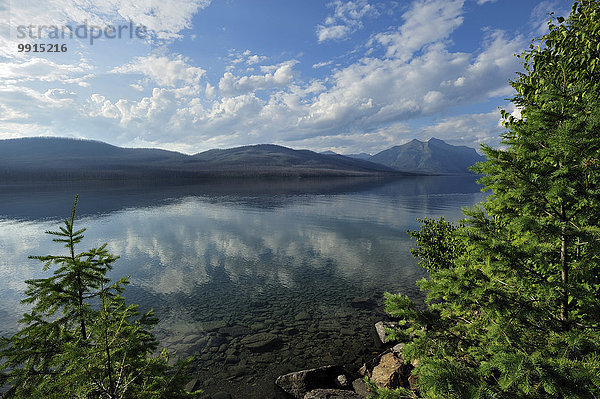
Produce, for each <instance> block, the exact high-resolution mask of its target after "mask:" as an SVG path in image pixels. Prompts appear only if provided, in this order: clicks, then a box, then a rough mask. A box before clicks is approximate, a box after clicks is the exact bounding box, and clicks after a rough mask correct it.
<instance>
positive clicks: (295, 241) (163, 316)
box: [0, 177, 484, 399]
mask: <svg viewBox="0 0 600 399" xmlns="http://www.w3.org/2000/svg"><path fill="white" fill-rule="evenodd" d="M479 190H480V186H478V185H477V184H476V183H475V178H473V177H418V178H403V179H398V180H394V181H386V180H365V179H348V178H347V179H323V180H292V181H290V180H288V181H245V182H242V181H225V182H209V183H204V184H195V185H190V184H186V185H184V184H181V185H177V184H168V185H167V184H162V185H161V184H147V183H144V182H138V183H135V184H131V183H127V184H126V183H114V182H113V183H96V184H94V185H89V184H88V185H84V184H79V185H78V184H62V185H60V186H56V185H48V186H44V185H39V184H38V185H35V186H32V185H0V334H2V335H9V334H12V333H14V332H15V331H16V329H17V328H18V326H17V320H18V319H19V317H20V316H21V315H22V313H23V312H24V311H26V308H24V307H23V305H21V304H20V303H19V300H20V299H22V298H23V296H22V293H23V291H24V289H25V288H26V286H25V284H24V280H26V279H29V278H37V277H42V276H45V275H47V274H44V272H42V271H41V266H42V265H41V262H39V261H35V260H30V259H28V258H27V256H28V255H46V254H59V253H62V252H63V251H64V248H63V247H61V245H59V244H56V243H52V242H51V237H50V236H48V235H46V234H44V231H46V230H49V229H56V227H57V226H58V225H59V223H61V222H62V220H64V219H65V218H66V217H67V216H68V215H69V214H70V208H71V205H72V202H73V198H74V195H75V194H76V193H79V194H80V200H79V207H78V215H79V218H78V222H77V224H76V227H77V225H78V226H79V227H86V228H87V232H86V233H85V235H86V238H85V239H84V241H83V243H82V244H81V246H80V248H79V250H80V251H83V250H86V249H88V248H90V247H92V246H98V245H101V244H102V243H104V242H107V243H108V248H109V249H110V251H111V252H112V253H113V254H116V255H120V257H121V258H120V259H119V260H118V261H117V262H116V263H115V264H114V269H113V271H112V274H111V277H112V278H114V279H117V278H120V277H122V276H131V284H130V286H128V288H127V290H126V292H125V296H126V298H127V300H128V301H130V302H135V303H138V304H140V305H141V307H142V309H143V310H147V309H150V308H152V309H154V310H155V312H156V315H157V316H158V317H159V318H160V320H161V321H160V324H159V325H158V327H157V328H156V330H155V333H156V335H157V337H159V339H160V340H161V342H162V344H163V345H164V346H166V347H167V348H169V349H170V350H173V351H176V353H177V355H179V356H187V355H189V354H193V355H195V358H196V360H195V363H194V369H193V372H194V376H195V377H197V378H198V381H199V384H200V386H201V387H202V388H203V389H205V391H206V392H208V393H214V392H218V391H226V392H229V393H230V394H231V395H232V396H233V398H235V399H246V398H248V399H252V398H283V397H285V396H284V395H283V394H282V393H281V392H279V391H278V389H277V388H276V387H275V386H274V383H273V381H274V379H275V378H276V377H277V375H279V374H282V373H286V372H290V371H294V370H298V369H302V368H312V367H317V366H322V365H327V364H339V365H344V366H345V367H346V368H347V369H348V370H349V371H353V370H356V369H357V368H358V367H360V365H361V364H362V362H363V361H365V360H367V359H369V358H370V357H372V356H373V354H374V353H376V352H377V350H378V346H377V343H376V341H375V337H374V331H373V324H374V323H375V322H376V321H377V320H381V319H383V318H385V315H384V314H383V312H382V306H383V299H382V294H383V293H384V292H386V291H390V292H402V293H404V294H407V295H409V296H411V297H413V298H415V299H416V300H419V298H421V294H420V293H419V291H418V289H417V288H416V287H415V281H416V280H418V279H420V278H422V277H424V276H425V274H424V272H423V271H422V270H421V269H420V268H419V267H418V266H417V263H416V260H415V259H413V258H412V256H411V255H410V252H409V251H410V248H411V246H412V242H411V241H410V239H409V237H408V235H407V234H406V231H407V230H414V229H416V228H418V223H417V221H416V218H422V217H425V216H429V217H439V216H445V217H446V218H447V219H450V220H458V219H460V218H461V217H462V214H461V207H464V206H472V205H474V204H475V203H477V202H479V201H481V200H482V198H483V196H484V194H482V193H481V192H480V191H479Z"/></svg>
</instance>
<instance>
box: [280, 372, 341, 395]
mask: <svg viewBox="0 0 600 399" xmlns="http://www.w3.org/2000/svg"><path fill="white" fill-rule="evenodd" d="M345 374H346V372H345V371H344V370H343V369H342V368H341V367H339V366H325V367H318V368H314V369H309V370H301V371H296V372H293V373H289V374H285V375H282V376H279V377H278V378H277V380H275V384H277V386H279V387H280V388H281V389H283V390H284V391H285V392H287V393H289V394H290V395H292V396H293V397H294V398H296V399H302V398H304V395H306V394H307V393H308V392H310V391H312V390H315V389H334V388H336V387H337V386H336V383H337V378H338V377H339V376H340V375H345Z"/></svg>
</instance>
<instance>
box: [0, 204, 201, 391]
mask: <svg viewBox="0 0 600 399" xmlns="http://www.w3.org/2000/svg"><path fill="white" fill-rule="evenodd" d="M76 206H77V197H76V198H75V202H74V204H73V211H72V213H71V217H70V219H69V220H67V221H65V222H64V227H60V230H59V231H48V232H47V233H48V234H50V235H53V236H55V237H56V238H54V239H53V241H55V242H59V243H63V244H64V245H65V247H66V248H67V249H68V251H67V255H48V256H33V257H31V258H33V259H39V260H40V261H42V262H44V270H48V269H51V268H53V267H54V270H53V274H52V276H51V277H48V278H44V279H35V280H28V281H26V283H27V285H28V288H27V290H26V292H25V294H26V298H25V299H24V300H23V302H24V303H27V304H31V311H30V312H29V313H26V314H25V315H24V316H23V319H22V320H21V321H20V322H21V323H22V324H23V325H24V327H23V328H22V329H21V330H20V331H19V332H17V333H16V334H15V335H13V336H12V337H10V338H4V337H3V338H2V339H1V341H0V356H1V357H2V359H3V363H2V365H1V366H0V367H1V370H2V375H1V377H2V380H1V382H2V385H5V386H8V387H10V390H9V392H8V393H7V394H6V396H5V397H7V398H48V397H60V398H110V399H113V398H186V397H192V395H191V394H189V393H187V392H185V390H184V389H183V388H182V387H183V385H184V383H185V378H186V377H185V374H184V372H183V371H184V369H185V368H186V367H187V364H188V363H189V360H188V361H180V362H177V364H176V365H175V366H171V365H169V355H168V353H167V352H166V351H165V350H162V351H161V352H160V353H158V354H157V353H156V350H157V347H158V343H157V341H156V339H155V338H154V336H153V335H152V333H151V332H150V328H151V327H152V326H153V325H155V324H156V323H157V319H156V318H155V317H154V316H153V314H152V312H148V313H146V314H143V315H140V314H139V311H138V306H137V305H127V304H126V303H125V299H124V297H123V296H122V295H121V294H122V292H123V289H124V286H125V285H127V284H128V280H127V279H126V278H123V279H121V280H119V281H118V282H116V283H111V282H110V280H109V279H108V278H107V277H106V273H107V272H108V271H109V270H111V268H112V263H113V262H114V261H115V260H117V259H118V257H116V256H113V255H111V254H110V253H109V252H108V251H107V250H106V244H104V245H102V246H100V247H99V248H92V249H90V250H89V251H86V252H81V253H77V252H76V251H75V248H76V245H77V244H79V243H80V242H81V241H82V240H83V238H84V236H83V233H84V231H85V229H81V230H76V229H75V228H74V223H75V209H76Z"/></svg>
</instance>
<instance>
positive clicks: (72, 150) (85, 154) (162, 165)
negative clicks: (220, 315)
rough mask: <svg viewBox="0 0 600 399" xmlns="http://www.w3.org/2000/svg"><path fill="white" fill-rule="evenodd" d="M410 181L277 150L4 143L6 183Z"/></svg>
mask: <svg viewBox="0 0 600 399" xmlns="http://www.w3.org/2000/svg"><path fill="white" fill-rule="evenodd" d="M401 174H403V175H407V174H406V173H400V172H398V171H396V170H394V169H393V168H390V167H388V166H384V165H380V164H376V163H373V162H369V161H365V160H360V159H353V158H348V157H344V156H342V155H323V154H317V153H315V152H313V151H308V150H293V149H290V148H286V147H281V146H277V145H271V144H265V145H253V146H245V147H238V148H230V149H227V150H210V151H206V152H202V153H199V154H196V155H185V154H181V153H177V152H173V151H164V150H158V149H145V148H120V147H115V146H112V145H109V144H106V143H101V142H96V141H89V140H72V139H64V138H41V137H35V138H25V139H11V140H0V177H1V178H3V179H4V180H13V181H15V180H17V181H18V180H36V181H43V180H48V179H54V180H57V179H59V180H77V179H90V178H93V179H131V178H148V177H153V178H164V179H172V178H194V179H198V178H207V177H256V176H279V177H281V176H286V177H308V176H313V177H314V176H380V175H401Z"/></svg>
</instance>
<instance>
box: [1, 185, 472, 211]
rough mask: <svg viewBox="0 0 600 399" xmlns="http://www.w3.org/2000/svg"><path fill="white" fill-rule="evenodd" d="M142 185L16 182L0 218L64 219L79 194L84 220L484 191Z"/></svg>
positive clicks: (4, 195) (5, 190)
mask: <svg viewBox="0 0 600 399" xmlns="http://www.w3.org/2000/svg"><path fill="white" fill-rule="evenodd" d="M151 183H152V182H148V181H144V182H114V181H109V182H94V183H92V182H70V183H63V184H61V185H57V184H56V183H52V184H46V185H44V184H13V185H3V186H0V187H1V189H0V204H2V206H0V217H7V218H16V219H21V220H35V219H46V218H59V219H62V218H64V217H65V215H68V214H69V212H70V207H71V205H72V203H73V198H74V197H75V194H79V195H80V198H81V201H80V203H79V208H78V213H79V214H80V215H82V216H86V215H97V214H106V213H112V212H115V211H120V210H122V209H127V208H132V207H136V208H140V207H150V206H157V205H161V204H168V203H172V202H174V201H176V200H178V199H182V198H185V197H190V196H198V197H203V198H205V199H206V200H208V201H210V202H227V203H236V204H242V205H245V206H250V207H255V208H263V209H267V208H276V207H281V206H285V205H286V204H290V203H293V202H295V201H298V200H303V199H304V198H305V197H306V196H307V195H338V194H351V193H373V194H375V195H379V196H384V197H391V198H397V197H400V196H403V197H408V196H418V195H435V194H447V193H457V192H473V193H474V192H478V191H479V189H480V187H479V186H478V185H477V184H476V183H475V179H474V178H473V177H470V176H464V177H460V176H445V177H441V176H420V177H402V178H395V179H389V178H387V179H382V178H325V179H235V180H231V179H227V180H214V181H208V182H205V183H202V184H168V183H154V184H151Z"/></svg>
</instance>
